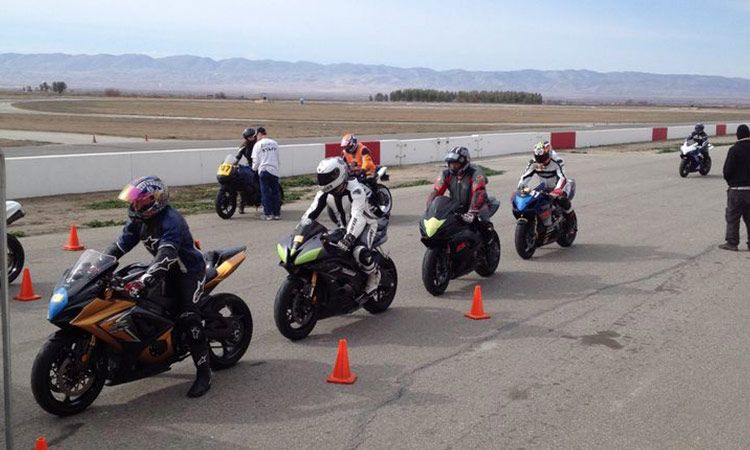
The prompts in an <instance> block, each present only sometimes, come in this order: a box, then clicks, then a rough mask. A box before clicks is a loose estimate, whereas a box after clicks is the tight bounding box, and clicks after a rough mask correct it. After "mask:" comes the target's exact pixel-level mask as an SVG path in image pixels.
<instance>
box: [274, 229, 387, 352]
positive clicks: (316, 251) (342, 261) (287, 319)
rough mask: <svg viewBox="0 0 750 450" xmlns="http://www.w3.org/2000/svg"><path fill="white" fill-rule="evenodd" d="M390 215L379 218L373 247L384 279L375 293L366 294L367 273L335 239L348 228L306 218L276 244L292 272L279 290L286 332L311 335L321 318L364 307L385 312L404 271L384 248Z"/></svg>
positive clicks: (279, 320)
mask: <svg viewBox="0 0 750 450" xmlns="http://www.w3.org/2000/svg"><path fill="white" fill-rule="evenodd" d="M387 229H388V218H387V217H385V218H382V219H380V220H379V221H378V230H377V234H376V236H375V242H374V245H373V253H374V256H375V258H377V262H378V264H379V267H380V274H381V277H380V285H379V286H378V289H377V290H376V292H375V293H374V295H367V294H363V292H364V286H365V283H366V281H367V274H366V273H365V272H363V271H362V269H361V268H360V267H359V265H358V264H357V262H356V261H355V260H354V258H353V257H352V255H351V252H346V251H343V250H341V249H339V248H338V247H335V246H333V245H331V243H332V242H337V241H338V240H340V239H341V238H343V236H344V234H345V230H344V229H337V230H334V231H332V232H328V229H327V228H326V227H325V226H323V225H322V224H320V223H319V222H317V221H314V220H309V221H305V222H303V223H300V224H299V225H298V226H297V228H296V229H295V231H294V233H293V234H292V235H291V236H289V237H288V238H286V239H284V240H283V241H281V242H280V243H278V244H277V245H276V250H277V252H278V255H279V259H280V260H281V262H280V264H279V265H281V266H282V267H283V268H284V269H286V270H287V272H289V276H287V278H286V280H284V282H283V283H282V285H281V287H279V290H278V292H277V294H276V300H275V302H274V320H275V322H276V327H277V328H278V329H279V331H280V332H281V334H282V335H284V336H285V337H286V338H288V339H290V340H292V341H296V340H299V339H303V338H305V337H307V335H309V334H310V332H312V330H313V328H314V327H315V324H316V323H317V322H318V320H321V319H325V318H327V317H332V316H336V315H342V314H349V313H352V312H354V311H356V310H358V309H359V308H364V309H365V310H366V311H368V312H370V313H371V314H379V313H382V312H384V311H385V310H386V309H388V307H389V306H390V305H391V303H392V302H393V298H394V297H395V296H396V288H397V286H398V274H397V272H396V265H395V264H394V263H393V260H392V259H391V258H390V257H389V256H388V255H386V254H384V253H383V250H382V249H381V246H382V245H383V244H384V243H385V242H386V240H387Z"/></svg>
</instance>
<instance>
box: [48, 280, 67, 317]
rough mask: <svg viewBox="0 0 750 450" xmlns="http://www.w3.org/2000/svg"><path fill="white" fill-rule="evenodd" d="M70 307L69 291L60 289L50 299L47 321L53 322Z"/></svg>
mask: <svg viewBox="0 0 750 450" xmlns="http://www.w3.org/2000/svg"><path fill="white" fill-rule="evenodd" d="M67 305H68V290H67V289H65V288H60V289H58V290H56V291H55V292H54V293H53V294H52V297H51V298H50V299H49V306H48V307H47V320H52V319H54V318H55V317H57V315H58V314H60V311H62V310H63V309H65V307H66V306H67Z"/></svg>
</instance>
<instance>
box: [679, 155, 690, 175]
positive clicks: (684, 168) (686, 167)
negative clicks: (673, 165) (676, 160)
mask: <svg viewBox="0 0 750 450" xmlns="http://www.w3.org/2000/svg"><path fill="white" fill-rule="evenodd" d="M689 173H690V164H689V163H688V160H687V159H683V160H681V161H680V176H681V177H682V178H685V177H687V176H688V174H689Z"/></svg>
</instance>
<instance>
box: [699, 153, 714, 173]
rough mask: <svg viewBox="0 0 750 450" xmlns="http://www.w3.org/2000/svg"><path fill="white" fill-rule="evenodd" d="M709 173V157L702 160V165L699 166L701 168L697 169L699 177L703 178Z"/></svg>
mask: <svg viewBox="0 0 750 450" xmlns="http://www.w3.org/2000/svg"><path fill="white" fill-rule="evenodd" d="M710 171H711V157H710V156H707V157H706V158H705V159H704V160H703V164H701V168H700V169H698V173H700V174H701V175H703V176H704V177H705V176H706V175H708V173H709V172H710Z"/></svg>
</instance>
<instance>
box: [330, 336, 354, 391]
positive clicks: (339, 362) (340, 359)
mask: <svg viewBox="0 0 750 450" xmlns="http://www.w3.org/2000/svg"><path fill="white" fill-rule="evenodd" d="M356 380H357V375H356V374H355V373H354V372H352V371H351V370H350V369H349V352H348V351H347V349H346V339H339V351H338V354H337V355H336V364H334V366H333V372H331V374H330V375H328V378H327V379H326V382H328V383H337V384H353V383H354V382H355V381H356Z"/></svg>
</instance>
